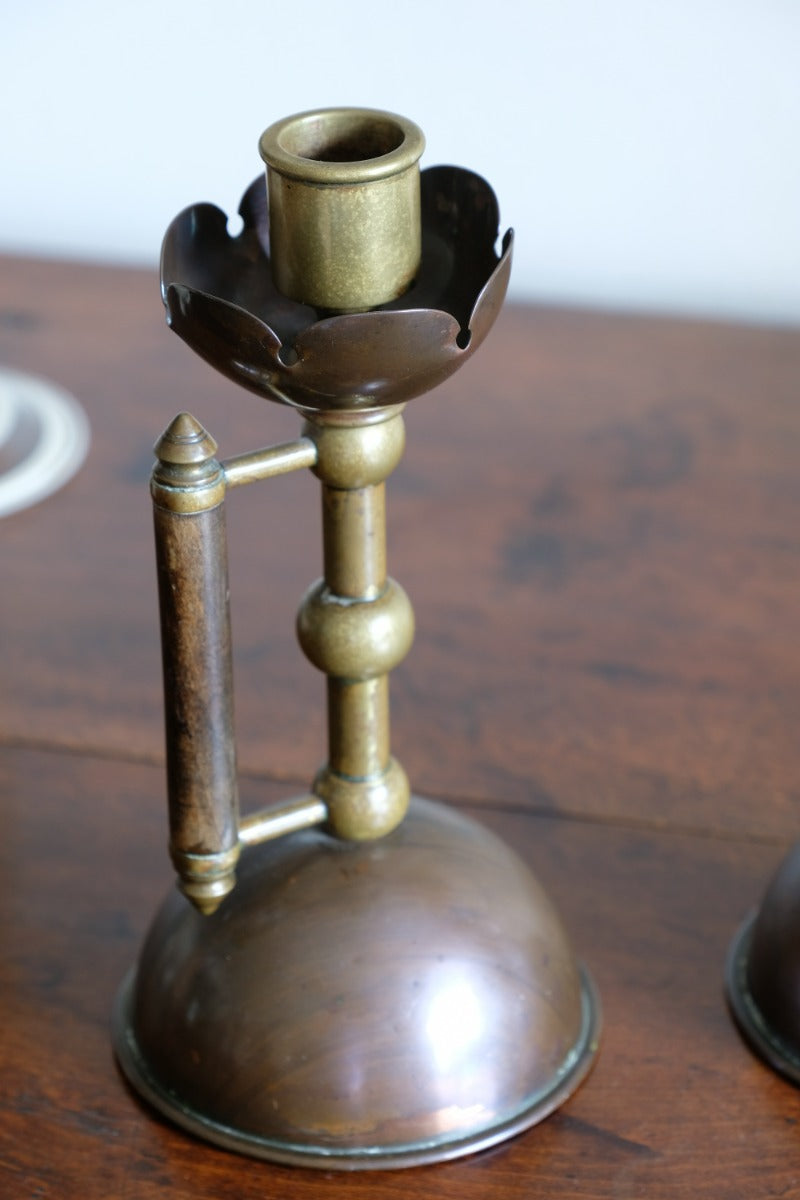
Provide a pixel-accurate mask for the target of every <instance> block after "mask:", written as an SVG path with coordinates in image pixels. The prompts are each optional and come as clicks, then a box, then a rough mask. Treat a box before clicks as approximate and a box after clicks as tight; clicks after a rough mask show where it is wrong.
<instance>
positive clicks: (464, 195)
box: [161, 167, 512, 411]
mask: <svg viewBox="0 0 800 1200" xmlns="http://www.w3.org/2000/svg"><path fill="white" fill-rule="evenodd" d="M421 195H422V261H421V264H420V270H419V275H418V276H417V279H416V281H415V283H414V285H413V286H412V288H411V289H410V290H409V291H408V292H407V293H406V294H405V295H403V296H401V297H400V298H399V299H398V300H394V301H392V302H391V303H389V304H385V305H383V306H382V307H380V308H377V309H374V310H372V311H370V312H365V313H350V314H347V315H342V316H334V317H330V316H326V315H325V314H324V313H319V312H317V311H316V310H315V309H313V308H310V307H308V306H306V305H302V304H298V303H296V302H295V301H293V300H289V299H287V298H286V297H285V296H284V295H282V294H281V293H280V292H279V291H278V289H277V287H276V286H275V284H274V283H273V280H272V273H271V270H270V262H269V253H270V249H269V217H268V210H267V198H266V186H265V181H264V179H263V178H262V177H259V178H258V179H257V180H255V182H254V183H252V184H251V186H250V187H249V188H248V189H247V191H246V192H245V194H244V197H243V198H242V202H241V204H240V206H239V212H240V214H241V216H242V218H243V220H244V228H243V229H242V231H241V233H239V234H238V235H237V236H234V237H232V236H231V235H230V234H229V233H228V224H227V218H226V216H225V214H224V213H223V212H222V211H221V210H220V209H219V208H217V207H215V206H214V205H212V204H195V205H193V206H192V207H191V208H187V209H185V210H184V211H183V212H182V213H180V215H179V216H177V217H176V218H175V220H174V221H173V222H172V224H171V225H170V227H169V229H168V230H167V233H166V236H165V238H164V245H163V248H162V254H161V291H162V298H163V300H164V304H165V306H166V309H167V320H168V323H169V325H170V326H171V328H172V329H173V330H174V331H175V333H177V334H178V335H179V336H180V337H181V338H183V339H184V341H186V342H187V343H188V344H189V345H190V346H191V347H192V349H193V350H195V351H196V352H197V353H198V354H199V355H201V356H202V357H203V358H204V359H206V361H207V362H210V363H211V364H212V366H214V367H216V368H217V369H218V370H219V371H222V373H223V374H224V375H227V376H228V377H229V378H230V379H233V380H234V381H235V382H236V383H240V384H242V385H243V386H244V387H246V388H249V389H250V390H251V391H253V392H257V393H259V394H260V395H262V396H265V397H266V398H268V399H270V400H280V401H283V402H285V403H289V404H293V405H296V406H297V407H300V408H305V409H307V410H308V411H325V410H327V409H332V408H349V409H353V408H373V407H378V406H383V405H386V404H395V403H399V402H401V401H404V400H410V399H412V398H413V397H415V396H419V395H421V394H422V393H423V392H426V391H428V390H429V389H430V388H433V387H435V386H436V385H437V384H439V383H441V382H442V381H443V380H445V379H446V378H447V377H448V376H449V375H451V374H452V373H453V372H454V371H455V370H456V369H457V368H458V367H459V366H460V365H461V363H462V362H464V361H465V359H466V358H467V357H468V356H469V355H470V354H472V353H473V352H474V351H475V350H476V349H477V348H478V346H479V345H480V344H481V342H482V341H483V339H484V338H485V336H486V334H487V333H488V332H489V330H490V329H491V327H492V325H493V323H494V320H495V318H496V316H497V314H498V312H499V310H500V306H501V304H502V302H503V298H504V296H505V293H506V288H507V286H508V277H509V273H510V269H511V245H512V233H511V231H510V230H509V231H508V232H507V233H506V235H505V238H504V240H503V249H502V253H501V255H500V256H499V257H498V255H497V253H496V251H495V243H496V241H497V236H498V221H499V216H498V208H497V201H496V199H495V196H494V193H493V191H492V189H491V188H490V187H489V185H488V184H487V183H486V182H485V180H483V179H481V178H480V176H478V175H475V174H473V173H472V172H471V171H467V170H463V169H461V168H459V167H432V168H429V169H428V170H427V171H423V172H422V175H421Z"/></svg>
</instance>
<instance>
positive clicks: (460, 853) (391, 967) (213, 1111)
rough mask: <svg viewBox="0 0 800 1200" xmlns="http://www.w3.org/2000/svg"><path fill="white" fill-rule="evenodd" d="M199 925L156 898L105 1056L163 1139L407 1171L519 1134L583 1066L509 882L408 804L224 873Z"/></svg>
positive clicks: (437, 816) (577, 990)
mask: <svg viewBox="0 0 800 1200" xmlns="http://www.w3.org/2000/svg"><path fill="white" fill-rule="evenodd" d="M239 875H240V879H239V883H238V886H237V888H236V890H235V891H234V892H233V893H232V894H231V896H229V897H228V899H227V900H226V901H225V903H224V904H223V905H222V907H221V908H220V909H219V910H218V912H216V913H215V914H214V915H213V916H211V917H206V918H204V917H202V916H200V915H199V914H198V913H197V912H195V911H194V910H193V909H192V908H191V906H190V905H189V904H188V902H187V901H186V900H185V899H184V898H183V897H182V896H181V895H180V894H178V893H177V892H175V893H174V894H173V895H171V896H170V897H169V898H168V899H167V901H166V902H165V904H164V906H163V908H162V909H161V912H160V914H159V916H158V917H157V918H156V921H155V923H154V925H153V928H152V930H151V933H150V935H149V937H148V939H147V942H146V944H145V947H144V950H143V953H142V958H141V961H140V964H139V968H138V974H137V977H136V979H135V980H134V981H133V982H132V984H130V985H129V987H128V989H127V992H126V994H124V995H123V997H122V998H121V1001H120V1007H119V1010H118V1013H117V1016H116V1020H115V1040H116V1049H117V1053H118V1056H119V1058H120V1061H121V1063H122V1065H123V1068H124V1069H125V1071H126V1072H127V1074H128V1075H129V1077H130V1078H131V1079H132V1080H133V1082H134V1083H135V1085H136V1086H137V1088H139V1090H140V1091H143V1092H144V1094H145V1095H146V1096H147V1097H148V1099H150V1100H151V1101H152V1102H153V1103H155V1104H156V1105H157V1106H158V1107H159V1108H160V1109H161V1110H162V1111H164V1112H165V1113H166V1114H167V1115H168V1116H170V1117H171V1118H172V1119H173V1120H175V1121H177V1122H178V1123H179V1124H182V1125H185V1126H187V1127H188V1128H189V1129H191V1130H193V1132H195V1133H199V1134H201V1135H202V1136H204V1137H207V1138H209V1139H211V1140H212V1141H216V1142H219V1143H221V1144H222V1145H226V1146H229V1147H230V1148H233V1149H238V1150H242V1151H245V1152H247V1153H250V1154H253V1155H256V1156H260V1157H266V1158H272V1159H277V1160H279V1161H286V1162H297V1163H305V1164H307V1165H318V1166H331V1167H345V1168H351V1169H352V1168H357V1167H370V1166H387V1165H392V1166H410V1165H414V1164H416V1163H420V1162H427V1161H432V1160H438V1159H443V1158H451V1157H455V1156H457V1155H461V1154H466V1153H468V1152H470V1151H473V1150H476V1149H480V1148H482V1147H484V1146H487V1145H491V1144H492V1143H493V1142H496V1141H499V1140H500V1139H501V1138H504V1137H507V1136H509V1134H511V1133H514V1132H518V1131H519V1130H521V1129H524V1128H525V1127H526V1126H528V1125H531V1124H533V1123H534V1122H535V1121H538V1120H541V1118H542V1117H543V1116H545V1115H546V1114H547V1113H548V1112H550V1111H552V1109H553V1108H554V1107H555V1106H556V1105H557V1104H558V1103H560V1102H561V1101H563V1100H564V1098H565V1097H566V1096H567V1095H568V1094H569V1093H570V1092H571V1091H572V1090H573V1089H574V1088H575V1087H576V1086H577V1085H578V1083H579V1082H580V1080H581V1079H582V1077H583V1076H584V1075H585V1073H586V1071H587V1070H588V1069H589V1065H590V1063H591V1061H592V1059H593V1056H594V1050H595V1048H596V1047H595V1038H596V1032H597V1018H598V1014H597V1010H596V1007H595V1000H594V996H593V993H592V991H591V985H590V984H588V982H586V981H585V980H584V981H582V977H581V973H580V971H579V968H578V967H577V966H576V964H575V960H574V958H573V954H572V950H571V947H570V945H569V942H568V940H567V938H566V935H565V933H564V931H563V928H562V926H561V923H560V921H559V920H558V917H557V916H556V914H555V912H554V910H553V908H552V906H551V904H550V903H549V901H548V900H547V897H546V896H545V895H544V893H543V892H542V890H541V888H540V887H539V886H538V884H537V883H536V882H535V880H534V878H533V877H532V875H531V874H530V872H529V871H528V869H527V867H526V866H525V864H524V863H523V862H522V861H521V860H520V859H519V858H518V857H517V856H516V855H515V854H514V853H513V852H512V851H511V850H510V849H509V848H508V847H507V846H506V845H505V844H504V843H503V842H501V841H500V840H499V839H497V838H496V837H494V836H493V835H492V834H490V833H489V832H488V831H487V830H486V829H485V828H483V827H482V826H480V825H477V824H476V823H474V822H473V821H471V820H468V819H467V818H465V817H463V816H461V815H460V814H458V813H456V812H454V811H453V810H451V809H448V808H447V807H444V806H441V805H437V804H431V803H429V802H425V801H420V800H415V801H414V802H413V803H412V807H411V810H410V812H409V815H408V817H407V818H406V820H405V821H404V822H403V824H402V825H401V826H400V827H399V828H398V829H397V830H395V832H394V833H392V834H390V835H389V836H388V837H386V838H384V839H381V840H380V841H377V842H372V843H368V844H360V845H354V844H352V843H347V842H342V841H340V840H338V839H333V838H330V837H328V836H326V835H325V834H324V833H321V832H319V831H308V832H305V833H298V834H294V835H293V836H292V837H291V838H286V839H281V840H280V841H278V842H272V843H269V844H267V845H263V846H260V847H257V848H251V849H250V850H249V851H248V853H247V854H246V855H243V856H242V860H241V864H240V869H239Z"/></svg>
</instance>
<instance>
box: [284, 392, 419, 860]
mask: <svg viewBox="0 0 800 1200" xmlns="http://www.w3.org/2000/svg"><path fill="white" fill-rule="evenodd" d="M304 432H305V433H306V436H308V437H309V438H310V439H311V440H312V441H314V443H315V445H316V446H317V461H316V464H315V466H314V473H315V474H316V475H317V476H318V478H319V479H320V480H321V482H322V527H323V548H324V554H323V557H324V566H325V575H324V577H323V578H322V579H321V580H319V581H318V582H317V583H316V584H314V585H313V586H312V587H311V588H310V589H309V591H308V592H307V593H306V595H305V597H304V599H303V602H302V604H301V606H300V611H299V613H298V617H297V635H298V639H299V641H300V645H301V647H302V649H303V652H304V654H305V655H306V657H307V658H308V659H309V660H310V661H311V662H312V663H313V664H314V666H316V667H318V668H319V669H320V670H321V671H324V672H325V673H326V674H327V675H328V676H329V680H328V693H327V696H328V750H329V756H328V762H327V764H326V765H325V767H324V768H323V769H322V770H321V771H319V772H318V773H317V776H316V778H315V780H314V785H313V790H314V792H315V794H317V795H318V796H320V797H321V798H322V799H323V800H324V801H325V803H326V805H327V807H328V813H329V822H330V827H331V829H332V830H333V831H335V832H336V833H337V834H338V835H339V836H340V837H345V838H351V839H354V840H358V841H361V840H364V839H368V838H374V837H382V836H384V835H385V834H387V833H390V832H391V830H392V829H394V828H395V826H396V825H397V824H398V823H399V822H400V821H401V820H402V819H403V817H404V815H405V813H406V809H407V807H408V801H409V796H410V788H409V784H408V779H407V777H406V774H405V771H403V769H402V767H401V766H400V764H399V763H398V762H397V761H396V760H395V759H393V758H392V757H391V754H390V739H389V703H388V682H387V680H386V675H387V674H388V672H389V671H391V670H392V669H393V668H394V667H396V666H397V665H398V664H399V663H400V662H402V660H403V658H404V657H405V655H406V654H407V653H408V650H409V648H410V646H411V642H412V639H413V636H414V614H413V610H412V608H411V603H410V601H409V599H408V597H407V596H406V593H405V592H404V591H403V589H402V588H401V587H400V585H399V584H397V583H395V581H394V580H393V579H390V578H389V577H388V576H387V574H386V514H385V485H384V479H385V477H386V476H387V475H388V474H389V473H390V472H391V471H392V470H393V469H394V467H395V465H396V464H397V462H398V461H399V458H400V455H401V454H402V451H403V447H404V445H405V434H404V425H403V416H402V412H401V411H400V410H398V409H394V408H388V409H386V410H384V411H383V412H382V413H380V414H379V415H377V416H376V417H373V419H371V420H369V421H367V422H364V421H362V420H360V419H358V417H354V418H353V419H352V420H351V421H350V422H346V421H345V420H344V417H343V414H341V413H340V414H339V415H338V420H337V423H336V424H334V425H329V423H328V419H327V418H326V416H325V415H323V414H320V415H318V416H316V417H315V418H314V419H313V420H309V421H306V424H305V426H304Z"/></svg>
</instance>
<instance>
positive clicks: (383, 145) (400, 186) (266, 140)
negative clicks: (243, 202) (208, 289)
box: [259, 108, 425, 312]
mask: <svg viewBox="0 0 800 1200" xmlns="http://www.w3.org/2000/svg"><path fill="white" fill-rule="evenodd" d="M424 147H425V139H424V137H423V135H422V131H421V130H420V129H419V128H418V127H417V126H416V125H415V124H414V123H413V122H412V121H408V120H406V118H405V117H398V116H395V115H393V114H392V113H385V112H378V111H373V110H371V109H362V108H330V109H323V110H321V111H318V112H309V113H301V114H300V115H299V116H294V117H287V118H286V119H285V120H283V121H278V122H276V124H274V125H270V127H269V129H267V130H266V132H265V133H264V134H262V136H261V140H260V142H259V150H260V152H261V157H262V158H263V159H264V162H265V163H266V168H267V190H268V193H269V221H270V231H271V232H270V238H271V245H272V271H273V278H274V280H275V284H276V286H277V287H278V288H279V289H280V291H282V292H283V293H284V294H285V295H286V296H289V297H290V298H291V299H293V300H297V301H299V302H300V303H301V304H310V305H313V306H314V307H315V308H320V309H324V310H326V311H328V312H363V311H366V310H368V309H370V308H375V307H377V306H378V305H380V304H385V303H386V302H387V301H389V300H394V299H396V298H397V297H398V296H401V295H403V293H404V292H405V291H407V289H408V288H409V287H410V286H411V283H412V282H413V280H414V277H415V275H416V273H417V270H418V268H419V260H420V245H421V235H420V229H421V226H420V183H419V159H420V156H421V154H422V151H423V149H424Z"/></svg>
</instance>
